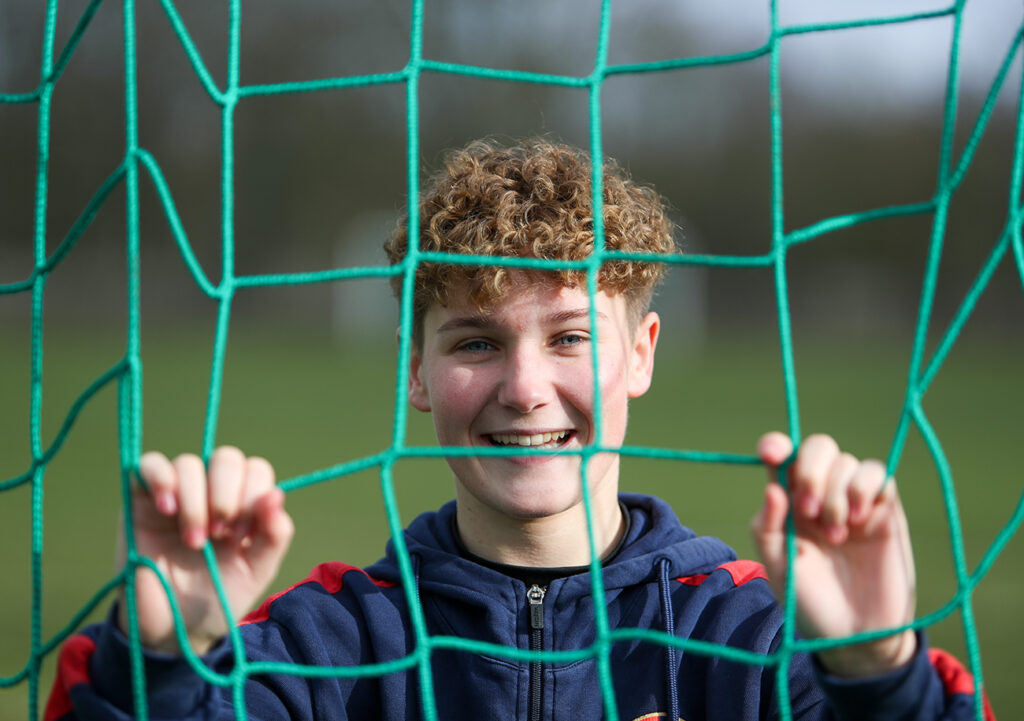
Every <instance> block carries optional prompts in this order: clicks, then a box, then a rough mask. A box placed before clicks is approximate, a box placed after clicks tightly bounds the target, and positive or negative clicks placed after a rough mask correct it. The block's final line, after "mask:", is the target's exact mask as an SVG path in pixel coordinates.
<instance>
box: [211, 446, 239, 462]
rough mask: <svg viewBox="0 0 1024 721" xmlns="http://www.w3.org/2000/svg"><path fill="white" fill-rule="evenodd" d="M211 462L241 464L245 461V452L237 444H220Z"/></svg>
mask: <svg viewBox="0 0 1024 721" xmlns="http://www.w3.org/2000/svg"><path fill="white" fill-rule="evenodd" d="M210 462H211V463H213V462H216V463H232V464H241V463H244V462H245V454H244V453H242V451H241V450H239V449H238V448H236V447H235V446H220V447H219V448H217V449H216V450H214V452H213V455H212V456H211V457H210Z"/></svg>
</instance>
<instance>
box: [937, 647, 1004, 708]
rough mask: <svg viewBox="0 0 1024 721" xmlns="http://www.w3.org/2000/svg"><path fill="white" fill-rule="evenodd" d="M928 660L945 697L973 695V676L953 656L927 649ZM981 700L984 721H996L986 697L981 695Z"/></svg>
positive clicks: (939, 650) (941, 651) (940, 650)
mask: <svg viewBox="0 0 1024 721" xmlns="http://www.w3.org/2000/svg"><path fill="white" fill-rule="evenodd" d="M928 660H929V661H931V664H932V668H934V669H935V673H937V674H938V676H939V680H940V681H942V687H943V688H944V689H945V691H946V695H947V696H952V695H953V694H957V693H962V694H968V695H970V694H973V693H974V676H973V675H972V674H971V672H970V671H968V670H967V669H966V668H964V665H963V664H962V663H960V661H959V660H957V658H956V657H955V656H953V655H952V654H950V653H946V652H945V651H943V650H942V649H939V648H930V649H928ZM981 700H982V702H983V703H984V706H985V721H996V715H995V713H993V712H992V706H990V705H989V702H988V696H987V695H984V694H983V695H982V699H981Z"/></svg>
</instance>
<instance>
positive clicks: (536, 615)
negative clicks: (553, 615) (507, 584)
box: [526, 583, 547, 628]
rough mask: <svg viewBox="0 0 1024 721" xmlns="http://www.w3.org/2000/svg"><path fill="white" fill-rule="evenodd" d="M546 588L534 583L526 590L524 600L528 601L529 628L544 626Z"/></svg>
mask: <svg viewBox="0 0 1024 721" xmlns="http://www.w3.org/2000/svg"><path fill="white" fill-rule="evenodd" d="M545 593H547V589H545V588H541V587H540V586H538V585H537V584H536V583H535V584H533V585H532V586H530V590H528V591H527V592H526V600H527V601H529V602H530V628H544V594H545Z"/></svg>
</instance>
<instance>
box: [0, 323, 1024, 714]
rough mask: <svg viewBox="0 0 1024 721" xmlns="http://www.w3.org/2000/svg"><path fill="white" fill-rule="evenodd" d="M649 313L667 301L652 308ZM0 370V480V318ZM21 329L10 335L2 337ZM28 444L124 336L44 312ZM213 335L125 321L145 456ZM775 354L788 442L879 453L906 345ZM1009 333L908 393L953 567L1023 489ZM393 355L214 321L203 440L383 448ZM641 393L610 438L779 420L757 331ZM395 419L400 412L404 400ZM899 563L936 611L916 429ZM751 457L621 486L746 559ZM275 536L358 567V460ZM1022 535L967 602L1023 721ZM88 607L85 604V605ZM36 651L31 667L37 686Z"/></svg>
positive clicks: (84, 532)
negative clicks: (140, 377) (792, 405)
mask: <svg viewBox="0 0 1024 721" xmlns="http://www.w3.org/2000/svg"><path fill="white" fill-rule="evenodd" d="M665 312H667V311H665ZM4 331H5V336H4V337H5V340H6V342H5V352H4V354H3V355H2V360H0V378H3V379H4V384H5V387H4V398H5V407H4V413H3V414H2V416H0V437H3V438H5V439H6V440H5V448H7V449H8V452H6V453H5V454H3V455H2V456H0V477H4V478H7V477H11V476H14V475H16V474H18V473H20V472H22V471H23V470H24V469H25V467H26V466H27V454H26V451H25V450H24V449H26V448H27V447H28V424H27V418H28V391H27V387H28V384H27V382H26V381H25V379H26V378H27V368H28V356H29V354H28V346H29V344H28V329H27V327H25V328H21V329H16V328H13V327H7V328H5V329H4ZM17 331H22V332H17ZM45 338H46V344H45V357H44V384H43V389H44V393H43V409H44V412H43V420H44V424H43V437H44V438H45V439H47V440H49V439H51V438H52V437H53V435H54V433H55V431H56V429H57V428H58V426H59V425H60V423H61V421H62V420H63V416H64V413H65V412H66V409H67V408H68V407H69V405H70V403H71V402H72V401H73V400H74V398H75V397H76V396H77V394H78V393H79V392H80V390H81V389H82V388H83V387H84V386H85V385H86V384H87V382H88V381H89V380H90V379H91V378H93V377H95V376H96V375H98V374H99V373H100V372H102V370H104V369H105V368H106V367H109V366H110V365H112V364H113V363H114V362H116V360H117V358H118V357H119V356H120V354H121V352H122V347H123V342H124V340H123V335H122V334H119V333H118V332H115V331H112V330H111V329H109V328H100V327H88V328H82V327H78V328H75V329H71V328H67V327H62V326H60V325H59V324H54V325H53V327H51V328H49V329H48V330H47V332H46V336H45ZM211 341H212V325H211V326H209V327H204V326H196V325H191V326H184V325H178V326H173V327H157V328H154V329H152V330H150V331H148V332H146V331H145V330H144V333H143V363H144V378H145V413H144V428H145V434H144V435H145V439H144V444H145V447H146V448H159V449H161V450H164V451H165V452H167V453H169V454H174V453H179V452H183V451H188V450H195V449H197V448H198V446H199V443H200V439H201V429H202V421H203V416H204V413H205V403H206V384H207V382H208V375H209V361H210V348H211ZM795 345H796V361H797V374H798V379H799V392H800V400H801V409H800V410H801V418H802V423H803V428H804V430H805V432H813V431H819V430H826V431H828V432H831V433H834V434H835V435H836V436H837V438H839V439H840V440H841V442H842V444H843V445H844V447H846V448H848V449H850V450H851V451H853V452H855V453H858V454H861V455H864V456H870V455H873V456H884V454H885V453H886V452H887V449H888V444H889V442H890V440H891V435H892V432H893V429H894V425H895V420H896V418H897V415H898V412H899V408H900V404H901V398H902V388H903V384H904V376H905V372H906V364H907V359H908V357H909V349H910V338H909V337H899V336H889V337H885V336H876V337H865V336H863V335H860V336H857V335H836V336H834V337H823V336H821V335H814V336H812V337H808V338H806V339H805V338H804V337H803V336H802V335H801V334H800V332H799V329H798V332H797V336H796V341H795ZM1022 352H1024V344H1022V343H1021V342H1019V341H1017V340H1015V341H1008V340H1006V339H1005V338H1003V339H1000V338H998V337H992V336H991V335H987V334H984V333H981V334H978V333H972V332H970V331H968V333H967V334H966V335H965V337H963V338H962V340H961V343H960V344H959V345H958V346H957V347H956V348H955V349H954V351H953V353H952V355H951V356H950V358H949V360H948V363H947V365H946V367H945V368H944V369H943V371H942V372H941V373H940V375H939V377H938V379H937V380H936V382H935V385H934V387H933V389H932V390H931V391H930V392H929V394H928V396H927V397H926V402H925V407H926V409H927V410H928V412H929V414H930V417H931V418H932V420H933V422H934V424H935V427H936V429H937V431H938V433H939V435H940V438H941V439H942V441H943V443H944V444H945V445H944V447H945V450H946V452H947V454H948V456H949V458H950V461H951V463H952V465H953V469H954V474H955V479H956V481H957V500H958V502H959V506H960V512H961V513H962V522H963V526H964V532H965V537H966V545H967V558H968V563H969V565H970V567H971V568H973V566H974V564H975V563H976V562H977V560H978V559H979V558H980V556H981V554H982V553H983V552H984V550H985V549H986V548H987V547H988V545H989V544H990V543H991V541H992V540H993V538H994V536H995V534H996V533H997V532H998V530H999V529H1000V528H1001V527H1002V526H1003V524H1004V523H1005V522H1006V520H1007V519H1008V518H1009V516H1010V513H1011V512H1012V509H1013V508H1014V506H1015V505H1016V504H1017V503H1018V501H1019V497H1020V494H1021V491H1022V487H1024V483H1022V476H1021V471H1020V465H1019V462H1018V461H1017V459H1016V458H1015V456H1014V451H1015V450H1016V448H1017V447H1018V446H1019V444H1020V431H1021V428H1022V427H1024V384H1022V383H1021V376H1020V370H1021V366H1020V359H1021V357H1022ZM395 355H396V354H395V350H394V348H393V347H392V345H391V344H390V343H389V342H388V340H387V339H386V338H384V337H381V336H378V337H377V338H376V339H370V338H366V339H364V341H363V342H359V343H348V342H345V343H342V344H337V343H332V342H331V341H330V340H329V335H328V334H324V333H316V332H313V331H312V330H308V329H303V328H301V327H296V326H291V327H259V328H254V327H244V326H243V327H238V328H234V329H232V333H231V337H230V341H229V347H228V353H227V360H226V371H225V378H224V397H223V405H222V412H221V420H220V426H219V430H218V434H217V439H218V443H234V444H238V445H239V446H241V447H242V448H244V449H245V450H246V451H247V452H249V453H254V454H263V455H265V456H266V457H268V458H269V459H271V460H272V461H273V463H274V464H275V466H276V468H277V470H278V473H279V475H280V477H281V478H288V477H293V476H296V475H299V474H303V473H306V472H309V471H312V470H315V469H317V468H321V467H325V466H329V465H332V464H334V463H338V462H342V461H346V460H350V459H354V458H358V457H361V456H365V455H368V454H371V453H374V452H377V451H379V450H382V449H384V448H385V447H387V445H388V444H389V439H390V434H391V424H392V411H393V406H394V401H393V398H394V391H393V383H394V380H393V377H394V376H393V374H394V367H395ZM657 366H658V367H657V370H656V374H655V384H654V387H653V388H652V390H651V392H650V393H649V394H648V395H647V396H645V397H643V398H640V399H638V400H637V401H635V402H634V406H633V409H632V413H631V425H630V430H629V438H628V439H627V440H628V442H629V443H631V444H642V445H651V446H659V447H670V448H698V449H705V450H722V451H732V452H742V453H746V452H749V451H750V450H751V449H752V447H753V445H754V442H755V440H756V438H757V437H758V436H759V435H760V434H761V433H762V432H764V431H766V430H769V429H773V428H783V427H784V424H785V410H784V403H783V391H782V382H781V378H782V374H781V368H780V361H779V352H778V341H777V339H776V338H775V336H773V335H772V334H770V333H765V332H757V331H749V332H746V333H742V334H741V333H738V332H736V331H728V332H721V333H714V332H713V333H710V334H709V335H708V337H707V338H706V339H705V341H704V342H703V343H702V347H701V348H700V349H699V350H698V349H694V348H690V347H686V346H685V345H681V344H680V343H678V342H673V339H672V338H668V339H666V342H665V343H664V344H663V347H662V348H661V349H660V351H659V357H658V361H657ZM413 413H414V414H415V411H414V412H413ZM409 434H410V443H432V442H433V440H432V430H431V428H430V425H429V419H428V418H427V417H425V416H422V415H420V414H415V415H413V416H412V417H411V418H410V427H409ZM116 443H117V434H116V393H115V392H114V388H112V387H110V388H107V389H106V390H105V391H103V392H102V393H101V394H100V395H98V396H97V397H96V398H95V399H94V401H93V402H92V403H91V404H90V405H89V406H88V407H87V408H86V410H85V411H84V412H83V414H82V415H81V417H80V418H79V420H78V423H77V425H76V426H75V428H74V431H73V432H72V433H71V435H70V436H69V438H68V441H67V444H66V446H65V448H64V450H63V451H62V452H61V453H60V454H59V455H58V456H57V458H56V459H55V460H54V462H53V463H52V465H51V467H50V468H49V470H48V471H47V474H46V485H45V489H46V493H45V506H44V507H45V516H44V523H45V525H44V530H45V550H44V557H43V574H44V575H43V589H44V600H43V637H44V639H47V638H49V637H50V636H52V635H53V634H54V633H56V632H58V631H59V630H60V629H62V628H63V627H64V626H65V625H66V624H67V622H68V620H69V619H70V617H71V616H72V614H73V613H74V612H75V611H77V610H78V608H79V607H80V606H81V605H82V604H83V603H85V602H86V600H87V599H88V598H89V597H90V596H91V595H92V594H93V593H94V592H95V590H96V589H98V588H99V587H100V586H101V585H102V583H103V582H104V581H106V580H107V579H108V578H109V577H110V575H111V574H112V571H113V566H112V564H113V539H114V534H115V528H116V525H117V517H118V513H119V508H120V495H119V494H120V491H119V477H118V472H117V446H116ZM898 478H899V482H900V488H901V491H902V494H903V497H904V503H905V505H906V508H907V512H908V514H909V517H910V521H911V530H912V534H913V538H914V546H915V551H916V555H917V563H918V579H919V588H920V591H919V599H920V600H919V604H918V612H919V614H922V613H926V612H930V611H933V610H935V609H936V608H938V607H939V606H941V605H942V604H943V603H944V602H945V601H947V600H948V599H949V598H950V597H951V595H952V594H953V593H954V591H955V588H956V584H955V577H954V571H953V567H952V562H951V551H950V540H949V533H948V525H947V521H946V516H945V511H944V508H943V504H942V500H941V493H940V490H939V487H938V478H937V474H936V472H935V471H934V467H933V465H932V463H931V461H930V458H929V456H928V454H927V452H926V450H925V448H924V445H923V443H922V442H921V441H920V439H919V438H918V436H916V435H915V434H912V435H911V439H910V442H909V443H908V446H907V451H906V454H905V456H904V459H903V461H902V464H901V466H900V469H899V472H898ZM396 483H397V489H398V499H399V504H400V509H401V515H402V519H403V521H404V522H408V521H409V520H411V519H412V518H413V517H414V516H415V515H416V514H418V513H420V512H422V511H424V510H428V509H432V508H435V507H437V506H438V505H440V504H441V503H443V502H444V501H446V500H447V499H448V498H449V497H450V496H451V481H450V476H449V474H448V472H447V467H446V466H445V465H444V464H443V463H440V462H419V461H417V462H407V463H403V464H400V465H399V467H398V472H397V478H396ZM763 483H764V477H763V472H762V471H761V469H758V468H751V467H731V466H717V465H711V466H708V465H700V464H688V463H675V462H664V461H661V462H654V461H637V460H626V461H624V463H623V487H624V489H626V490H631V491H642V492H647V493H654V494H656V495H660V496H662V497H664V498H666V499H668V500H669V501H670V502H671V503H672V504H673V505H674V507H675V509H676V512H677V513H678V514H679V516H680V517H681V518H682V520H683V522H684V523H685V524H687V525H689V526H691V527H693V528H694V529H695V530H697V531H698V532H700V533H707V534H715V535H719V536H721V537H723V538H725V539H726V540H727V541H729V542H730V543H732V544H733V545H734V546H735V547H736V548H737V550H738V552H739V554H740V555H741V557H751V554H752V553H753V549H752V546H751V543H750V541H749V538H748V532H747V524H748V521H749V519H750V517H751V516H752V515H753V513H754V511H755V510H756V508H757V507H758V505H759V502H760V498H761V488H762V485H763ZM288 507H289V509H290V510H291V512H292V514H293V515H294V517H295V519H296V521H297V527H298V532H297V536H296V539H295V543H294V547H293V549H292V551H291V553H290V555H289V557H288V560H287V562H286V565H285V566H284V568H283V570H282V571H281V574H280V576H279V578H278V579H277V581H276V582H275V584H274V587H275V588H282V587H284V586H287V585H289V584H290V583H292V582H294V581H296V580H299V579H301V578H303V577H305V575H306V574H307V572H308V571H309V569H310V568H311V567H312V566H313V565H314V564H316V563H318V562H321V561H325V560H343V561H345V562H348V563H353V564H357V565H365V564H368V563H371V562H373V561H374V560H376V559H377V558H378V557H379V556H380V555H381V554H382V552H383V547H384V543H385V542H386V540H387V531H386V526H385V518H384V510H383V504H382V500H381V496H380V487H379V478H378V475H377V473H376V472H363V473H359V474H356V475H354V476H349V477H344V478H339V479H337V480H333V481H329V482H326V483H323V484H319V485H316V486H313V487H309V488H305V489H301V490H298V491H295V492H293V493H291V494H290V495H289V497H288ZM30 518H31V514H30V496H29V491H28V489H27V488H21V489H18V490H15V491H11V492H8V493H5V494H3V496H2V498H0V559H2V567H3V568H4V569H5V572H6V582H5V583H4V584H3V585H2V586H0V606H2V607H3V608H4V609H5V613H4V614H3V617H2V619H0V638H3V644H2V646H0V675H10V674H12V673H14V672H16V671H17V670H19V669H20V668H21V667H22V666H23V665H24V663H25V661H26V659H27V656H28V650H29V619H30V597H29V585H30V573H31V572H30V566H29V554H28V538H29V533H30ZM1022 558H1024V539H1022V535H1021V534H1020V533H1018V534H1017V535H1016V536H1015V537H1014V539H1013V541H1012V542H1011V543H1010V545H1009V546H1008V547H1007V549H1006V550H1005V552H1004V553H1003V555H1002V556H1001V557H1000V558H999V560H998V561H997V562H996V564H995V566H994V567H993V569H992V571H991V572H990V574H989V575H988V576H987V577H986V578H985V579H984V581H983V582H982V583H981V585H980V586H979V587H978V589H977V591H976V592H975V594H974V596H973V602H974V608H975V614H976V617H977V620H978V630H979V634H980V642H981V649H982V658H983V662H984V667H983V668H984V674H985V679H986V681H987V684H988V689H989V694H990V696H991V699H992V701H993V703H994V704H995V707H996V709H997V710H998V711H999V713H1000V717H1001V718H1015V717H1017V716H1018V715H1020V714H1021V713H1022V712H1024V705H1022V700H1021V695H1020V693H1019V681H1018V668H1019V659H1020V646H1021V643H1022V641H1024V621H1022V619H1021V614H1020V608H1021V600H1022V599H1024V576H1022V574H1021V573H1020V571H1021V569H1022V566H1021V562H1022ZM107 605H108V604H107V603H104V604H102V605H101V609H100V610H99V611H98V612H97V613H96V614H94V620H95V619H96V618H99V617H100V616H102V614H103V612H104V611H105V609H106V608H107ZM929 633H930V636H931V639H932V642H933V644H935V645H938V646H942V647H944V648H946V649H949V650H951V651H953V652H955V653H956V654H957V655H958V656H959V657H960V658H962V659H966V655H965V650H964V641H963V631H962V628H961V625H960V623H959V617H958V616H953V617H951V618H949V619H948V620H947V621H945V622H943V623H941V624H939V625H938V626H937V627H935V628H933V629H932V630H931V631H930V632H929ZM53 663H54V659H53V657H50V658H48V659H47V662H46V664H45V667H44V673H43V684H42V689H43V694H44V697H45V694H46V693H47V692H48V690H49V685H50V683H51V679H52V671H53ZM26 693H27V690H26V686H25V685H24V684H22V685H20V686H18V687H16V688H14V689H4V690H0V718H11V719H14V718H23V717H24V714H25V709H26Z"/></svg>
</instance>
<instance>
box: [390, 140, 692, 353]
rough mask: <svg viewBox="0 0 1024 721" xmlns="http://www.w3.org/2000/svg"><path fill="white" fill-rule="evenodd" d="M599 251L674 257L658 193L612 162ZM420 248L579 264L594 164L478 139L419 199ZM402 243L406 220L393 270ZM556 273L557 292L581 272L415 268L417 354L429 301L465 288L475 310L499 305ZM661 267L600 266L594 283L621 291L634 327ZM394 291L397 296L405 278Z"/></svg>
mask: <svg viewBox="0 0 1024 721" xmlns="http://www.w3.org/2000/svg"><path fill="white" fill-rule="evenodd" d="M603 205H604V229H605V248H606V249H608V250H616V251H626V252H634V253H664V254H667V253H674V252H676V245H675V242H674V241H673V238H672V224H671V222H670V221H669V220H668V217H667V215H666V212H665V208H664V204H663V201H662V198H661V196H660V195H658V193H657V192H655V191H654V190H653V189H651V188H646V187H643V186H640V185H637V184H636V183H634V182H633V181H632V180H630V179H629V177H628V176H627V174H626V173H625V171H623V170H622V169H621V168H619V166H618V165H616V164H615V162H614V161H611V160H609V161H608V162H607V163H606V164H605V166H604V203H603ZM419 226H420V229H419V230H420V232H419V237H420V249H421V250H422V251H427V252H444V253H461V254H471V255H489V256H512V257H519V258H537V259H541V260H584V259H586V258H587V257H588V256H589V255H590V254H591V251H592V250H593V247H594V223H593V214H592V212H591V164H590V158H589V157H588V156H587V154H586V153H584V152H583V151H581V150H578V149H576V148H572V147H569V146H567V145H559V144H553V143H550V142H548V141H545V140H542V139H530V140H525V141H522V142H520V143H518V144H516V145H512V146H502V145H499V144H498V143H496V142H493V141H489V140H479V141H475V142H473V143H471V144H470V145H468V146H467V147H466V148H464V149H462V150H458V151H455V152H453V153H451V154H450V155H449V156H448V157H447V159H446V162H445V165H444V169H443V170H442V171H441V172H439V173H438V174H437V175H435V176H434V177H433V178H432V179H431V180H430V181H428V183H427V184H426V185H425V190H424V193H423V195H422V197H421V199H420V213H419ZM408 244H409V231H408V216H407V215H406V216H403V217H402V218H401V220H400V221H399V224H398V227H397V228H396V230H395V232H394V233H393V234H392V236H391V237H390V238H389V239H388V241H387V242H386V243H385V244H384V249H385V251H386V252H387V255H388V260H389V261H390V263H391V264H396V263H399V262H401V261H402V259H403V258H404V257H405V254H406V251H407V249H408ZM524 272H526V273H527V274H530V275H532V274H537V275H538V276H540V275H547V276H554V277H555V278H556V279H557V280H558V281H559V282H560V283H561V284H562V285H564V286H567V287H573V288H574V287H579V286H581V285H584V284H585V283H586V272H585V271H580V270H555V271H540V270H538V271H532V270H531V271H523V270H521V269H516V268H506V267H500V266H497V267H496V266H476V265H457V264H450V263H449V264H446V263H422V264H420V265H419V267H418V268H417V269H416V280H415V288H414V292H413V295H414V301H413V305H414V308H413V340H414V341H415V342H416V344H417V346H420V347H422V340H423V338H422V334H423V316H424V314H425V313H426V311H427V309H428V308H429V307H430V304H431V303H438V304H439V305H441V306H447V305H448V303H449V302H450V301H451V296H452V293H453V291H454V289H455V288H460V289H463V288H464V289H467V290H468V293H469V300H470V302H471V303H473V304H474V305H476V306H477V308H479V309H484V308H487V307H488V306H491V305H492V304H494V303H495V302H496V301H498V300H500V299H501V298H503V297H504V296H505V294H506V293H508V291H509V289H510V288H511V287H513V284H514V280H515V278H516V277H519V274H522V273H524ZM664 274H665V266H664V264H663V263H653V262H644V261H634V260H613V261H607V262H605V263H604V264H603V265H602V267H601V270H600V272H599V274H598V286H599V288H600V289H601V290H603V291H606V292H608V293H610V294H613V295H614V294H618V293H622V294H623V295H624V297H625V298H626V302H627V306H628V308H629V317H630V321H631V322H632V323H634V325H635V324H636V323H639V321H640V319H641V318H642V317H643V315H644V313H646V311H647V308H648V306H649V305H650V301H651V295H652V294H653V292H654V287H655V285H656V284H657V283H658V282H659V281H660V280H661V278H662V277H663V276H664ZM391 284H392V288H393V290H394V291H395V295H396V296H399V297H400V296H401V288H402V278H401V276H393V277H392V279H391Z"/></svg>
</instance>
